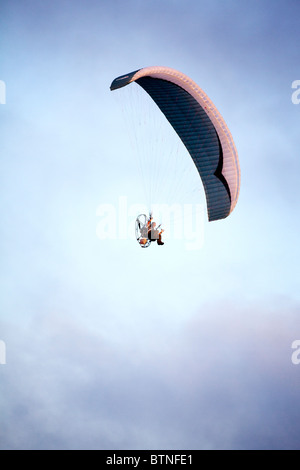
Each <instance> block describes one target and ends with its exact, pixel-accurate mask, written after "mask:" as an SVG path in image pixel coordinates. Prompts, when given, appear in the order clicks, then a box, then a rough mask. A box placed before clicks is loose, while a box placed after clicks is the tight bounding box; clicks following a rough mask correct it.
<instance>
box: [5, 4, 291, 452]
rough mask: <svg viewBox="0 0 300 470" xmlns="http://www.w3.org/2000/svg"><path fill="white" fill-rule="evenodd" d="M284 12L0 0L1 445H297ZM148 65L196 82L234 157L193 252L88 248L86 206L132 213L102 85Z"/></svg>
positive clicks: (108, 96) (172, 246)
mask: <svg viewBox="0 0 300 470" xmlns="http://www.w3.org/2000/svg"><path fill="white" fill-rule="evenodd" d="M299 9H300V6H299V3H298V2H297V1H285V2H283V1H277V2H271V1H261V2H258V1H247V2H246V1H226V2H223V1H220V0H219V1H211V2H204V1H199V0H197V1H189V0H187V1H185V2H181V1H176V0H173V1H171V0H166V1H156V0H151V1H149V2H143V1H138V0H132V1H127V0H125V1H122V2H121V1H92V0H89V1H86V2H79V1H72V2H71V1H56V0H55V1H51V2H50V1H44V2H38V1H34V0H33V1H28V2H22V1H14V2H9V1H2V2H1V7H0V18H1V19H0V42H1V61H0V80H2V81H4V82H5V84H6V104H1V105H0V115H1V127H0V155H1V173H0V174H1V185H0V188H1V189H0V191H1V201H2V204H1V248H2V253H1V259H2V262H1V307H0V340H1V341H4V342H5V345H6V364H5V365H0V448H1V449H163V448H164V449H299V438H298V436H299V422H300V420H299V417H300V404H299V389H300V365H298V366H297V365H295V364H293V363H292V361H291V356H292V349H291V345H292V342H293V341H294V340H297V339H300V322H299V312H300V294H299V293H300V291H299V267H298V265H299V244H298V238H299V236H298V234H299V229H300V223H299V219H298V215H299V196H300V194H299V193H300V189H299V188H300V187H299V184H298V174H299V170H300V163H299V137H298V135H299V134H298V132H299V122H300V114H299V113H300V105H296V104H293V103H292V100H291V97H292V92H293V89H292V82H293V81H294V80H299V79H300V72H299V47H298V45H299V27H298V18H299ZM150 65H166V66H169V67H172V68H175V69H178V70H180V71H182V72H184V73H186V74H187V75H188V76H190V77H191V78H192V79H193V80H194V81H196V83H198V85H199V86H200V87H201V88H202V89H203V90H204V91H205V92H206V93H207V94H208V96H209V97H210V98H211V99H212V101H213V102H214V103H215V105H216V106H217V108H218V109H219V111H220V112H221V114H222V115H223V117H224V118H225V119H226V122H227V124H228V126H229V129H230V130H231V132H232V135H233V137H234V140H235V143H236V146H237V149H238V153H239V158H240V164H241V175H242V185H241V193H240V198H239V201H238V204H237V206H236V209H235V210H234V212H233V213H232V214H231V215H230V217H228V218H227V219H225V220H223V221H219V222H215V223H208V222H206V219H205V220H204V222H203V224H204V225H203V227H202V228H203V236H204V241H203V246H202V247H201V249H200V250H196V251H191V250H186V249H185V245H184V243H181V242H179V243H174V241H170V243H167V242H166V244H165V245H164V247H157V246H151V247H150V248H149V249H148V250H141V249H140V247H139V246H138V245H137V243H136V242H135V241H134V240H132V239H131V238H129V237H126V238H124V239H119V238H118V237H117V238H116V239H105V240H101V239H99V237H97V224H98V223H99V216H97V209H98V208H99V206H101V205H103V204H111V205H113V206H114V207H116V211H118V204H119V200H120V199H119V198H120V197H123V196H125V197H127V198H128V201H129V203H131V204H135V203H139V202H140V201H139V200H138V193H137V192H136V188H137V184H136V182H137V180H138V178H139V173H138V172H137V170H136V166H135V162H134V159H133V158H132V152H131V147H130V145H129V136H128V135H127V133H126V131H125V130H124V127H123V122H122V118H123V116H122V113H120V108H119V107H118V104H117V102H116V101H117V100H116V99H115V96H114V95H113V93H112V92H111V91H110V90H109V86H110V84H111V82H112V80H113V79H114V78H115V77H116V76H118V75H122V74H124V73H127V72H130V71H133V70H136V69H138V68H141V67H146V66H150ZM200 191H201V190H200ZM201 197H202V200H201V201H200V202H201V203H202V204H203V203H204V201H203V194H202V195H201ZM117 213H118V212H117ZM118 215H119V214H118Z"/></svg>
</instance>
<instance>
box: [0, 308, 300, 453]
mask: <svg viewBox="0 0 300 470" xmlns="http://www.w3.org/2000/svg"><path fill="white" fill-rule="evenodd" d="M296 307H297V306H291V308H290V310H289V311H285V312H284V314H283V313H282V311H281V310H280V309H276V308H275V307H274V306H273V307H272V308H271V309H269V311H266V310H263V311H262V310H261V308H259V306H257V305H251V306H249V307H247V308H242V307H240V306H237V305H234V304H231V303H229V302H227V303H226V302H224V303H217V304H210V305H206V306H203V308H202V309H201V310H200V312H199V314H197V315H195V316H194V317H192V318H191V319H190V320H188V321H184V322H183V323H182V325H181V328H180V329H179V330H178V331H177V332H176V333H174V331H173V335H170V332H169V331H168V328H167V326H166V325H164V326H162V327H161V329H160V328H157V330H152V331H150V332H147V331H145V330H144V329H141V330H140V331H135V330H134V331H130V329H128V330H125V331H124V335H125V336H126V339H124V340H123V342H122V341H120V340H119V339H118V338H117V337H116V339H114V337H113V336H111V337H107V336H105V335H104V334H102V335H101V332H99V331H98V332H97V333H96V332H93V331H91V330H90V329H89V328H88V327H86V326H84V323H81V324H80V323H78V321H74V320H72V318H70V317H68V316H65V317H60V316H57V315H52V316H49V317H48V318H46V319H45V320H44V321H39V322H37V323H36V324H35V326H34V328H32V327H31V328H30V329H28V330H27V331H24V330H19V331H18V330H17V329H16V330H15V331H14V338H13V340H12V339H9V340H8V341H7V350H8V353H7V354H8V358H9V359H8V361H7V365H6V366H5V367H6V369H3V368H1V371H0V372H1V373H2V372H3V371H4V375H3V377H2V382H3V388H2V390H3V392H2V398H3V399H4V400H5V411H4V413H2V423H3V424H2V427H1V429H2V431H1V439H0V442H1V448H2V449H8V448H9V449H28V448H32V449H41V448H47V449H49V448H50V449H51V448H52V449H54V448H58V449H63V448H71V449H80V448H94V449H144V448H149V449H162V448H168V449H179V448H185V449H203V448H209V449H236V448H240V449H258V448H259V449H268V448H272V449H281V448H283V449H288V448H291V449H296V448H297V447H298V439H297V433H298V432H299V425H298V422H299V406H298V392H299V386H300V381H299V374H298V370H297V366H294V365H293V364H292V362H291V354H292V350H291V344H292V341H293V340H294V339H296V338H294V335H295V334H296V333H295V331H294V322H296V317H297V311H298V307H297V308H296ZM32 326H33V325H32ZM3 367H4V366H3Z"/></svg>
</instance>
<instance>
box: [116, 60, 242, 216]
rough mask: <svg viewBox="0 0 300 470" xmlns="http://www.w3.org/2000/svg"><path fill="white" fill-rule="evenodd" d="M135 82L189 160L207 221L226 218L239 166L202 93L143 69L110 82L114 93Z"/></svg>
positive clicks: (174, 74)
mask: <svg viewBox="0 0 300 470" xmlns="http://www.w3.org/2000/svg"><path fill="white" fill-rule="evenodd" d="M132 82H136V83H138V85H140V86H141V87H142V88H143V89H144V90H145V91H146V92H147V93H148V94H149V95H150V96H151V97H152V99H153V100H154V101H155V103H156V104H157V106H158V107H159V108H160V110H161V111H162V112H163V114H164V115H165V117H166V118H167V119H168V121H169V122H170V124H171V125H172V126H173V128H174V129H175V131H176V132H177V134H178V136H179V137H180V139H181V140H182V142H183V143H184V145H185V146H186V148H187V150H188V152H189V154H190V156H191V157H192V159H193V161H194V163H195V166H196V168H197V170H198V173H199V175H200V177H201V179H202V182H203V186H204V189H205V195H206V202H207V211H208V219H209V221H213V220H218V219H223V218H225V217H227V216H228V215H229V214H230V213H231V212H232V211H233V209H234V207H235V206H236V203H237V200H238V196H239V191H240V167H239V161H238V154H237V150H236V147H235V144H234V141H233V138H232V135H231V133H230V131H229V129H228V127H227V125H226V123H225V121H224V119H223V118H222V116H221V114H220V113H219V111H218V110H217V108H216V107H215V106H214V104H213V103H212V101H211V100H210V99H209V98H208V96H207V95H206V94H205V93H204V91H203V90H202V89H201V88H200V87H199V86H198V85H197V84H196V83H195V82H193V81H192V80H191V79H190V78H189V77H187V76H186V75H184V74H183V73H181V72H178V71H176V70H174V69H171V68H169V67H146V68H142V69H139V70H136V71H134V72H131V73H128V74H126V75H122V76H120V77H117V78H115V79H114V80H113V82H112V84H111V87H110V89H111V90H116V89H118V88H122V87H124V86H126V85H128V84H130V83H132Z"/></svg>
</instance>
